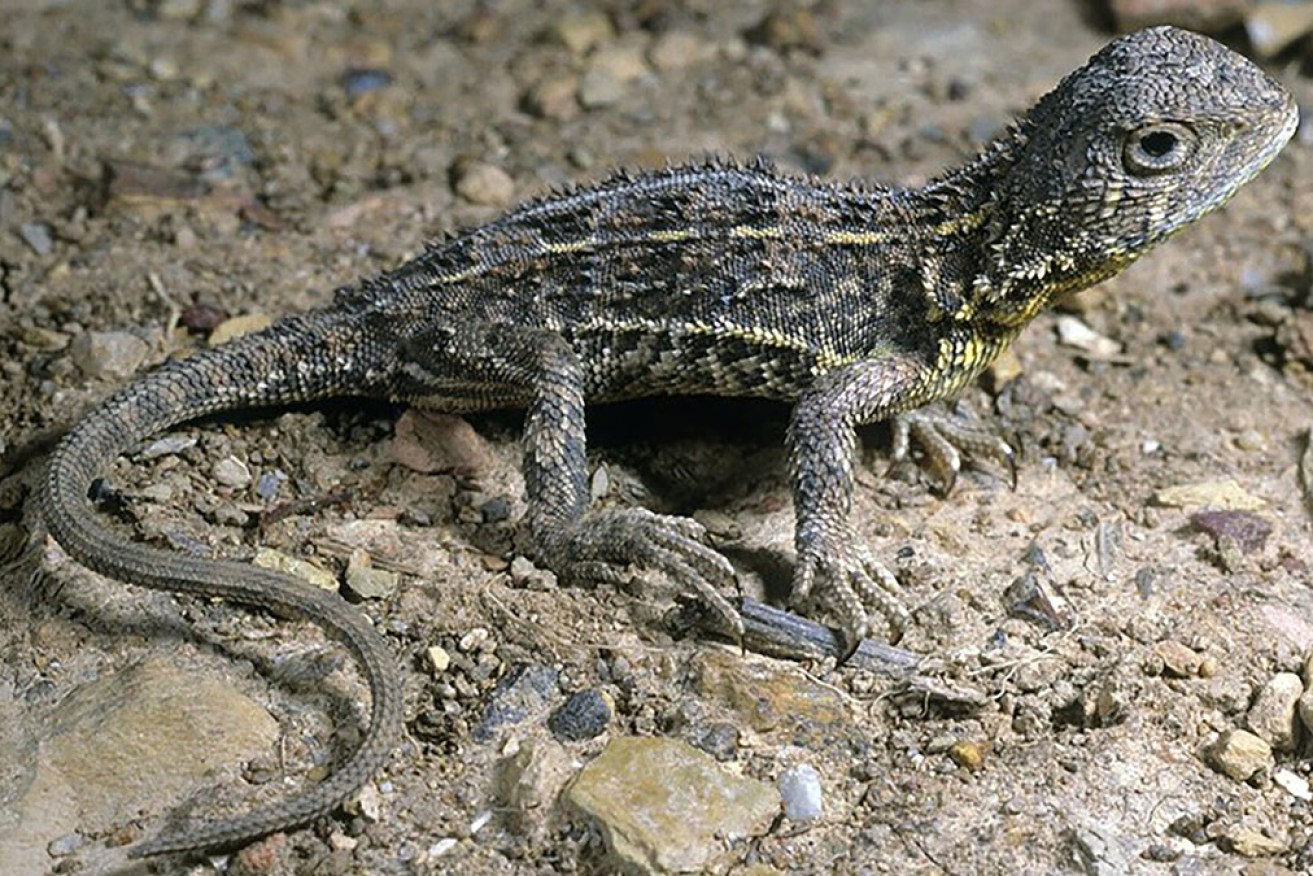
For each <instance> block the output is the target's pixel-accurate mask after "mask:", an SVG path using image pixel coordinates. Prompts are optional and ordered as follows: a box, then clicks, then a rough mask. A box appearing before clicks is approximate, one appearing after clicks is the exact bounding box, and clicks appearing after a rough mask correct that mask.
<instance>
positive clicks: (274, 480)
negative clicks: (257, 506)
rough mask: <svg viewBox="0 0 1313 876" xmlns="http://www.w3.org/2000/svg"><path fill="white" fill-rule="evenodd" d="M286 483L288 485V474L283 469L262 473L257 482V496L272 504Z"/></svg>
mask: <svg viewBox="0 0 1313 876" xmlns="http://www.w3.org/2000/svg"><path fill="white" fill-rule="evenodd" d="M285 483H287V472H285V471H283V470H282V469H280V468H276V469H274V470H273V471H269V470H265V471H262V472H260V477H259V478H257V479H256V481H255V494H256V495H257V496H259V497H260V498H261V499H264V500H265V501H266V502H270V501H272V500H273V499H274V498H275V497H276V496H277V495H278V491H279V490H281V489H282V488H283V484H285Z"/></svg>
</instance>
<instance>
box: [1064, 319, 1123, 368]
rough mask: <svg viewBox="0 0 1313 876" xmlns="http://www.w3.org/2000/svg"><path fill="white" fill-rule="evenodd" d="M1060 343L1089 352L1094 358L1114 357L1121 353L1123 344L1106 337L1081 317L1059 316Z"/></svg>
mask: <svg viewBox="0 0 1313 876" xmlns="http://www.w3.org/2000/svg"><path fill="white" fill-rule="evenodd" d="M1058 343H1060V344H1062V345H1063V346H1065V347H1072V348H1074V349H1077V350H1080V351H1081V352H1083V353H1086V354H1088V355H1089V356H1090V357H1091V358H1093V359H1112V358H1114V357H1116V356H1117V355H1118V354H1120V353H1121V351H1122V348H1121V344H1119V343H1117V342H1116V341H1114V340H1112V339H1111V338H1108V337H1104V336H1103V335H1101V334H1099V333H1098V332H1096V331H1095V330H1094V329H1092V328H1090V327H1089V326H1088V325H1086V324H1085V323H1084V322H1082V321H1081V320H1080V319H1079V318H1077V317H1074V316H1070V315H1065V314H1064V315H1063V316H1059V317H1058Z"/></svg>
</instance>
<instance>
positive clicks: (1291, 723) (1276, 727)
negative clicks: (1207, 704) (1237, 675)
mask: <svg viewBox="0 0 1313 876" xmlns="http://www.w3.org/2000/svg"><path fill="white" fill-rule="evenodd" d="M1303 693H1304V683H1303V682H1302V681H1300V679H1299V676H1298V675H1296V674H1295V673H1293V672H1278V673H1277V674H1276V675H1274V676H1272V678H1270V679H1269V680H1268V682H1267V684H1265V685H1263V689H1262V690H1260V691H1259V692H1258V696H1257V697H1256V698H1255V699H1254V704H1253V705H1252V706H1250V708H1249V712H1248V714H1247V715H1246V716H1245V723H1246V724H1248V725H1249V729H1250V730H1252V731H1254V733H1255V734H1257V735H1258V736H1259V737H1260V738H1262V739H1263V741H1265V742H1266V743H1267V744H1268V745H1270V746H1272V748H1273V749H1275V750H1276V751H1293V750H1294V748H1295V742H1296V739H1297V738H1298V737H1297V729H1298V724H1297V721H1298V717H1297V715H1296V712H1297V710H1298V707H1299V699H1300V696H1301V695H1302V694H1303Z"/></svg>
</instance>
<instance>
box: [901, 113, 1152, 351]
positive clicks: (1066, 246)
mask: <svg viewBox="0 0 1313 876" xmlns="http://www.w3.org/2000/svg"><path fill="white" fill-rule="evenodd" d="M1033 128H1034V124H1033V122H1032V121H1031V118H1030V116H1026V117H1023V118H1021V119H1019V120H1018V121H1017V122H1015V123H1014V124H1013V125H1012V126H1011V127H1010V128H1009V129H1008V130H1007V131H1006V132H1005V133H1004V134H1003V135H1002V136H1000V137H999V138H998V139H997V140H995V141H994V142H993V143H991V144H990V145H989V146H988V147H986V148H985V149H984V150H983V151H982V152H981V153H980V154H979V155H978V156H977V157H976V158H975V159H973V160H972V161H970V162H968V163H967V164H966V165H963V166H962V167H960V168H958V169H956V170H953V171H950V172H948V173H946V174H944V175H943V176H941V177H938V178H936V179H935V180H932V181H931V182H930V183H928V184H927V185H926V186H925V187H923V188H922V189H920V190H918V192H917V195H918V197H920V198H923V199H925V201H926V202H927V204H928V205H930V206H931V207H932V208H933V211H934V212H935V213H936V214H938V215H941V216H947V217H950V218H949V219H948V221H945V222H940V223H939V224H938V226H937V228H936V233H935V234H933V235H931V236H930V239H929V240H928V241H927V246H928V248H929V249H931V250H937V253H936V257H937V258H938V259H939V261H940V262H941V263H942V264H945V265H947V266H949V267H950V268H951V269H950V270H941V271H940V274H941V278H944V279H941V281H940V282H948V283H950V284H952V285H953V286H955V288H954V289H952V290H945V292H944V293H943V294H942V295H941V297H942V298H943V299H944V300H945V301H946V302H953V301H956V302H959V303H958V306H956V307H947V308H945V309H946V310H947V311H948V313H949V315H951V316H952V317H953V318H954V319H956V320H957V321H959V322H965V323H969V324H970V325H972V326H976V327H979V328H987V327H988V328H992V329H993V330H994V331H996V332H1000V333H1006V334H1009V335H1010V334H1015V333H1016V332H1017V331H1019V330H1020V329H1021V328H1022V327H1023V326H1024V325H1025V324H1026V323H1028V322H1030V321H1031V320H1032V319H1034V318H1035V317H1036V316H1037V315H1038V314H1039V313H1040V312H1041V311H1043V310H1044V309H1045V308H1047V307H1048V306H1049V305H1050V304H1052V303H1053V302H1054V301H1055V300H1057V299H1058V298H1060V297H1062V296H1063V295H1066V294H1067V293H1069V292H1073V291H1076V290H1078V289H1084V288H1086V287H1088V286H1092V285H1094V284H1095V283H1098V282H1100V281H1102V280H1104V279H1107V278H1108V277H1111V276H1112V275H1114V274H1116V273H1118V272H1119V271H1121V270H1122V269H1123V268H1125V267H1126V266H1127V265H1129V264H1130V263H1131V262H1133V261H1134V260H1135V259H1136V258H1138V256H1139V255H1140V253H1139V252H1138V251H1136V252H1130V251H1123V250H1119V249H1116V248H1112V247H1109V246H1108V244H1107V242H1106V241H1103V240H1097V239H1095V238H1094V237H1093V236H1092V235H1091V234H1090V232H1089V231H1088V230H1087V229H1085V228H1084V227H1083V226H1082V216H1081V215H1080V214H1079V211H1077V210H1072V209H1064V208H1063V197H1062V195H1061V193H1060V192H1055V193H1053V196H1052V197H1044V193H1040V197H1036V193H1035V192H1034V191H1033V190H1023V189H1022V188H1021V186H1019V184H1018V180H1019V179H1022V178H1026V177H1027V169H1026V168H1025V167H1024V166H1022V165H1023V156H1025V155H1026V146H1027V144H1028V143H1029V142H1030V138H1031V134H1032V130H1033ZM944 231H948V232H951V233H948V234H945V233H942V232H944Z"/></svg>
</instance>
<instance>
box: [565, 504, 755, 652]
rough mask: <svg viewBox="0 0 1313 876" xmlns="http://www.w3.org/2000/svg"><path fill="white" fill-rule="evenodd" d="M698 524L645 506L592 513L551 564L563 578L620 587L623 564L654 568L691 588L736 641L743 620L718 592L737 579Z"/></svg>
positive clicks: (624, 570)
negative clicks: (658, 512) (706, 540)
mask: <svg viewBox="0 0 1313 876" xmlns="http://www.w3.org/2000/svg"><path fill="white" fill-rule="evenodd" d="M705 538H706V530H705V529H703V527H702V524H700V523H698V522H697V521H695V520H691V519H689V518H687V517H672V516H669V515H664V514H655V513H653V512H651V511H648V510H647V509H645V508H626V509H619V510H607V511H596V512H593V513H591V514H588V515H587V516H585V517H584V518H583V519H582V520H580V521H579V522H578V523H576V524H574V525H573V526H571V527H570V528H569V529H568V530H567V531H566V533H565V535H564V536H563V537H562V538H561V539H560V544H561V547H560V548H559V549H557V550H555V551H551V554H554V555H555V557H557V558H559V561H553V562H549V565H551V566H552V568H553V569H554V570H555V571H556V572H557V573H558V574H560V575H562V576H563V577H565V578H568V579H571V580H574V581H582V582H589V583H604V584H611V585H621V584H624V583H625V582H626V581H627V580H628V579H629V573H628V571H627V566H628V565H630V564H633V565H635V566H638V567H640V568H645V569H653V570H656V571H660V572H663V573H665V574H666V575H668V576H670V578H671V579H672V580H673V581H675V582H676V583H678V584H680V585H682V586H684V587H687V588H689V589H690V590H691V591H692V592H693V593H694V594H695V595H696V596H697V597H698V598H699V599H700V600H701V601H702V602H703V603H704V604H705V605H706V606H707V607H708V608H710V609H711V610H712V611H713V612H714V613H715V614H716V615H717V616H718V617H719V619H720V620H721V621H722V622H723V624H724V627H725V631H726V632H727V633H729V634H730V635H732V636H733V637H734V638H735V640H741V639H742V637H743V620H742V619H741V618H740V617H739V613H738V610H737V609H736V608H734V606H733V605H731V604H730V602H729V600H728V599H726V598H725V596H724V594H723V593H722V588H729V587H732V586H733V585H734V584H735V582H736V580H737V577H736V575H735V572H734V567H733V566H732V565H730V562H729V560H727V559H725V557H724V556H723V555H721V554H720V553H718V552H717V551H715V550H713V549H712V548H710V547H708V546H707V545H706V544H705Z"/></svg>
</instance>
